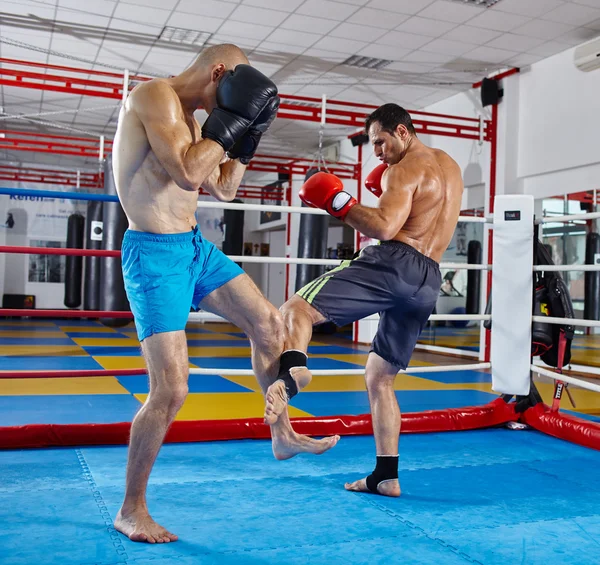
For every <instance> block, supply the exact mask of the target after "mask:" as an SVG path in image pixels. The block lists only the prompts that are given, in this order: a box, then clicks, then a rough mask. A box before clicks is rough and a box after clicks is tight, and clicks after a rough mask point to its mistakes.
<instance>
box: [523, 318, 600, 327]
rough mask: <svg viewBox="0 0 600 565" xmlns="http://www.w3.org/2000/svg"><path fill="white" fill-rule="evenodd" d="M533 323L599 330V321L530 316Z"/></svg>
mask: <svg viewBox="0 0 600 565" xmlns="http://www.w3.org/2000/svg"><path fill="white" fill-rule="evenodd" d="M531 319H532V320H533V321H534V322H541V323H542V324H559V325H563V324H564V325H567V326H582V327H588V328H600V320H580V319H577V318H555V317H553V316H532V317H531Z"/></svg>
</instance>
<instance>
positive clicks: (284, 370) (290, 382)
mask: <svg viewBox="0 0 600 565" xmlns="http://www.w3.org/2000/svg"><path fill="white" fill-rule="evenodd" d="M307 361H308V356H307V355H306V353H304V352H303V351H298V350H297V349H289V350H288V351H284V352H283V353H282V355H281V359H279V374H278V375H277V380H282V381H283V384H284V385H285V392H286V394H287V397H288V400H289V399H290V398H292V397H293V396H296V395H297V394H298V385H297V384H296V381H295V380H294V378H293V377H292V375H291V374H290V369H293V368H294V367H306V363H307Z"/></svg>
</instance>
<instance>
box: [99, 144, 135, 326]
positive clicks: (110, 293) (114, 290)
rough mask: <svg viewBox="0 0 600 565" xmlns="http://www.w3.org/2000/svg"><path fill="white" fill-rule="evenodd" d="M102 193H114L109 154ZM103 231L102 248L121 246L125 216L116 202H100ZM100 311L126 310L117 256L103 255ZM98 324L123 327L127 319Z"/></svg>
mask: <svg viewBox="0 0 600 565" xmlns="http://www.w3.org/2000/svg"><path fill="white" fill-rule="evenodd" d="M104 192H105V193H106V194H113V195H116V194H117V189H116V187H115V180H114V177H113V171H112V155H109V156H108V157H107V158H106V159H105V161H104ZM102 217H103V224H104V226H103V227H104V229H103V234H102V249H106V250H115V249H117V250H118V249H121V243H122V242H123V235H124V234H125V230H127V225H128V223H127V216H125V212H123V208H122V207H121V203H120V202H104V203H103V206H102ZM100 310H113V311H115V310H129V301H128V300H127V295H126V294H125V285H124V283H123V271H122V270H121V258H120V257H103V258H102V263H101V268H100ZM101 321H102V323H103V324H104V325H105V326H110V327H122V326H126V325H127V324H128V323H129V322H130V320H128V319H127V318H102V320H101Z"/></svg>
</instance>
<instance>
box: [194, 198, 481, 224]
mask: <svg viewBox="0 0 600 565" xmlns="http://www.w3.org/2000/svg"><path fill="white" fill-rule="evenodd" d="M198 208H213V209H217V210H246V211H257V212H282V213H290V214H292V213H293V214H315V215H317V216H328V215H329V214H328V213H327V212H326V211H325V210H321V209H320V208H310V207H308V206H307V207H306V208H305V207H301V206H275V205H272V204H239V203H237V202H210V201H208V200H199V201H198ZM458 221H459V222H471V223H477V224H485V223H487V222H491V221H492V220H491V219H487V218H481V217H479V216H460V217H459V218H458Z"/></svg>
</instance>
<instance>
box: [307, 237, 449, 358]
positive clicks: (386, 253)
mask: <svg viewBox="0 0 600 565" xmlns="http://www.w3.org/2000/svg"><path fill="white" fill-rule="evenodd" d="M441 284H442V278H441V274H440V269H439V265H438V263H437V262H435V261H434V260H433V259H431V258H430V257H426V256H425V255H423V254H422V253H419V252H418V251H417V250H416V249H414V248H413V247H411V246H410V245H407V244H406V243H403V242H400V241H383V242H381V244H380V245H370V246H368V247H365V248H364V249H363V250H362V251H361V253H360V255H359V256H358V257H356V258H355V259H352V260H349V261H343V262H342V263H341V264H340V266H339V267H336V268H335V269H333V270H331V271H328V272H327V273H325V274H323V275H321V276H320V277H318V278H317V279H315V280H314V281H312V282H310V283H309V284H307V285H306V286H304V287H303V288H301V289H300V290H299V291H298V292H297V294H298V296H300V297H301V298H303V299H304V300H306V301H307V302H308V303H309V304H310V305H311V306H313V308H315V309H316V310H318V311H319V312H320V313H321V314H323V316H325V318H327V320H330V321H331V322H333V323H334V324H335V325H337V326H345V325H346V324H349V323H351V322H354V321H356V320H360V319H362V318H365V317H367V316H370V315H372V314H375V313H377V312H378V313H379V315H380V320H379V327H378V329H377V333H376V335H375V338H374V339H373V344H372V347H371V350H372V351H374V352H375V353H376V354H377V355H379V356H380V357H382V358H383V359H384V360H386V361H387V362H388V363H391V364H392V365H394V366H396V367H398V368H400V369H406V367H407V366H408V363H409V361H410V358H411V356H412V353H413V350H414V348H415V345H416V343H417V339H418V337H419V335H420V333H421V331H422V330H423V328H424V327H425V324H426V323H427V320H428V318H429V316H430V315H431V313H432V312H433V309H434V308H435V304H436V301H437V299H438V296H439V292H440V286H441Z"/></svg>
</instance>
